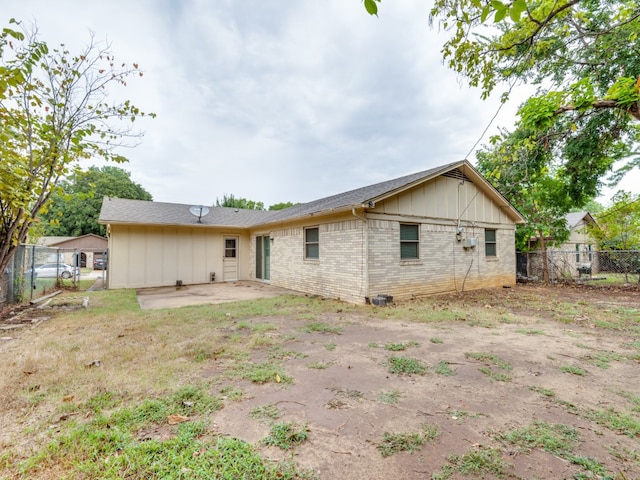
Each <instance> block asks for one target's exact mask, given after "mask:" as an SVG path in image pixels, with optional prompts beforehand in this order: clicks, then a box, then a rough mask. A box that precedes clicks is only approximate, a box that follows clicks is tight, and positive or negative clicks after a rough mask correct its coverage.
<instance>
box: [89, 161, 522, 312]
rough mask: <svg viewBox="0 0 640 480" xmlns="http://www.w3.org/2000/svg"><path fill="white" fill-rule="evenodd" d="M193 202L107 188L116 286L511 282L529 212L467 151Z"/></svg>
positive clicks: (450, 287)
mask: <svg viewBox="0 0 640 480" xmlns="http://www.w3.org/2000/svg"><path fill="white" fill-rule="evenodd" d="M191 210H193V212H191V213H190V206H189V205H180V204H173V203H160V202H150V201H141V200H124V199H118V198H110V197H106V198H104V200H103V203H102V210H101V212H100V218H99V222H100V223H102V224H106V225H107V232H108V234H107V236H108V240H109V270H110V272H109V280H108V288H141V287H156V286H169V285H176V284H182V285H187V284H198V283H206V282H225V281H235V280H257V281H264V282H270V283H271V284H272V285H276V286H280V287H285V288H289V289H293V290H297V291H302V292H307V293H309V294H316V295H321V296H326V297H332V298H339V299H343V300H347V301H351V302H356V303H365V302H367V301H368V300H369V299H370V298H372V297H376V296H377V295H382V294H384V295H391V296H393V297H395V298H396V299H407V298H413V297H417V296H421V295H428V294H433V293H440V292H454V291H462V290H472V289H479V288H485V287H501V286H510V285H513V284H514V283H515V279H516V269H515V241H514V233H515V225H516V224H517V223H522V222H524V219H523V217H522V216H521V215H520V213H519V212H518V211H517V210H516V209H515V208H514V207H513V206H512V205H511V204H510V203H509V202H508V201H507V200H506V199H505V198H504V197H503V196H502V195H501V194H500V193H499V192H498V191H497V190H496V189H495V188H494V187H493V186H492V185H491V184H490V183H489V182H487V181H486V180H485V179H484V178H483V177H482V175H481V174H480V173H479V172H478V171H477V170H476V169H475V168H474V167H473V166H472V165H471V163H469V162H468V161H466V160H463V161H459V162H455V163H450V164H448V165H444V166H441V167H437V168H432V169H430V170H426V171H423V172H419V173H414V174H412V175H406V176H404V177H400V178H396V179H393V180H389V181H385V182H381V183H377V184H375V185H370V186H367V187H363V188H358V189H356V190H352V191H349V192H345V193H340V194H337V195H333V196H330V197H326V198H322V199H319V200H315V201H312V202H309V203H305V204H300V205H296V206H293V207H290V208H287V209H284V210H279V211H258V210H241V209H233V208H222V207H208V208H202V209H200V207H197V208H195V209H194V208H191ZM192 213H193V214H192Z"/></svg>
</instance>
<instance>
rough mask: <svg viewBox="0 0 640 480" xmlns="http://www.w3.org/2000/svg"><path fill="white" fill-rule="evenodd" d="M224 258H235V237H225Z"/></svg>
mask: <svg viewBox="0 0 640 480" xmlns="http://www.w3.org/2000/svg"><path fill="white" fill-rule="evenodd" d="M224 258H236V239H235V238H226V239H225V241H224Z"/></svg>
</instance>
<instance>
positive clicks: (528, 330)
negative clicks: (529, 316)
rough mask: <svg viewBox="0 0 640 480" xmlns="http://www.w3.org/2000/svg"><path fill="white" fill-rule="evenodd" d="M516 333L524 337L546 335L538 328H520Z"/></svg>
mask: <svg viewBox="0 0 640 480" xmlns="http://www.w3.org/2000/svg"><path fill="white" fill-rule="evenodd" d="M516 333H521V334H522V335H546V333H545V332H544V330H540V329H537V328H519V329H518V330H516Z"/></svg>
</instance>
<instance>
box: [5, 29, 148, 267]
mask: <svg viewBox="0 0 640 480" xmlns="http://www.w3.org/2000/svg"><path fill="white" fill-rule="evenodd" d="M10 25H17V22H16V21H15V20H13V19H12V20H11V21H10ZM18 28H19V27H18ZM140 75H142V73H141V72H140V71H139V69H138V66H137V65H136V64H133V66H131V67H130V66H128V65H126V64H123V63H121V62H117V61H116V60H115V58H114V56H113V55H112V54H111V52H110V51H109V49H108V48H107V47H103V46H101V45H99V44H96V43H95V42H94V41H93V39H91V42H90V43H89V45H88V46H87V47H85V48H84V49H83V50H82V51H80V52H79V53H77V54H75V55H74V54H72V53H71V52H69V51H68V50H67V49H66V48H65V47H64V45H61V46H60V47H58V48H54V49H49V46H48V45H47V44H46V43H45V42H44V41H41V40H40V39H39V38H38V32H37V30H36V29H35V27H34V28H32V29H31V30H27V29H22V30H16V29H14V27H13V26H12V27H11V28H4V29H3V30H2V32H1V33H0V272H2V271H4V269H5V268H6V266H7V265H8V263H9V260H10V259H11V257H12V256H13V255H14V253H15V250H16V248H17V246H18V244H20V243H22V242H24V241H25V240H26V237H27V233H28V231H29V228H30V226H31V224H32V223H33V222H34V219H35V218H36V217H37V216H38V214H39V212H40V210H41V209H42V208H43V206H44V205H45V204H46V203H47V202H48V201H49V199H50V197H51V195H52V193H53V192H54V191H55V190H56V188H57V185H58V182H59V181H60V180H61V179H62V178H64V177H65V176H66V175H69V174H70V173H71V172H72V171H74V170H76V169H77V168H79V167H78V162H79V160H81V159H86V158H89V157H94V156H95V157H102V158H104V159H106V160H112V161H116V162H122V161H125V159H124V158H123V157H122V156H119V155H117V154H116V153H115V152H114V147H117V146H122V145H124V144H129V145H131V144H132V143H134V140H133V139H135V138H138V137H139V136H140V134H136V133H135V132H134V131H133V130H132V129H131V123H132V122H133V121H134V120H136V118H138V117H140V116H143V115H144V113H143V112H141V111H140V110H139V109H138V108H137V107H135V106H134V105H133V104H132V103H131V102H130V101H128V100H126V101H122V102H110V101H108V93H109V90H110V89H111V88H112V87H115V86H124V85H126V81H127V79H128V78H129V77H131V76H140ZM122 120H124V121H126V124H125V125H126V126H124V127H118V122H119V121H122Z"/></svg>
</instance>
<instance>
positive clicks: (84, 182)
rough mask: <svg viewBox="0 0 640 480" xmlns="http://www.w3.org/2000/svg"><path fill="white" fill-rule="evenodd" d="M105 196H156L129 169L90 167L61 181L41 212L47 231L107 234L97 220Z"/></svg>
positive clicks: (62, 233)
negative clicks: (133, 177) (134, 177)
mask: <svg viewBox="0 0 640 480" xmlns="http://www.w3.org/2000/svg"><path fill="white" fill-rule="evenodd" d="M104 197H116V198H128V199H132V200H153V198H152V196H151V194H150V193H149V192H147V191H146V190H145V189H144V188H143V187H142V186H141V185H140V184H138V183H135V182H134V181H133V180H131V175H130V173H129V172H127V171H126V170H123V169H122V168H119V167H114V166H104V167H102V168H98V167H90V168H89V169H88V170H87V171H79V172H75V173H73V174H72V175H71V176H70V178H69V179H65V180H63V181H62V182H61V183H60V191H58V192H55V193H54V194H53V195H52V197H51V202H50V204H49V205H48V206H47V207H46V209H45V211H43V213H42V215H41V216H40V221H41V222H42V224H43V226H44V234H45V235H55V236H63V237H75V236H79V235H86V234H87V233H95V234H96V235H104V234H105V233H106V232H105V226H104V225H100V224H98V217H99V216H100V208H101V206H102V199H103V198H104Z"/></svg>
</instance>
